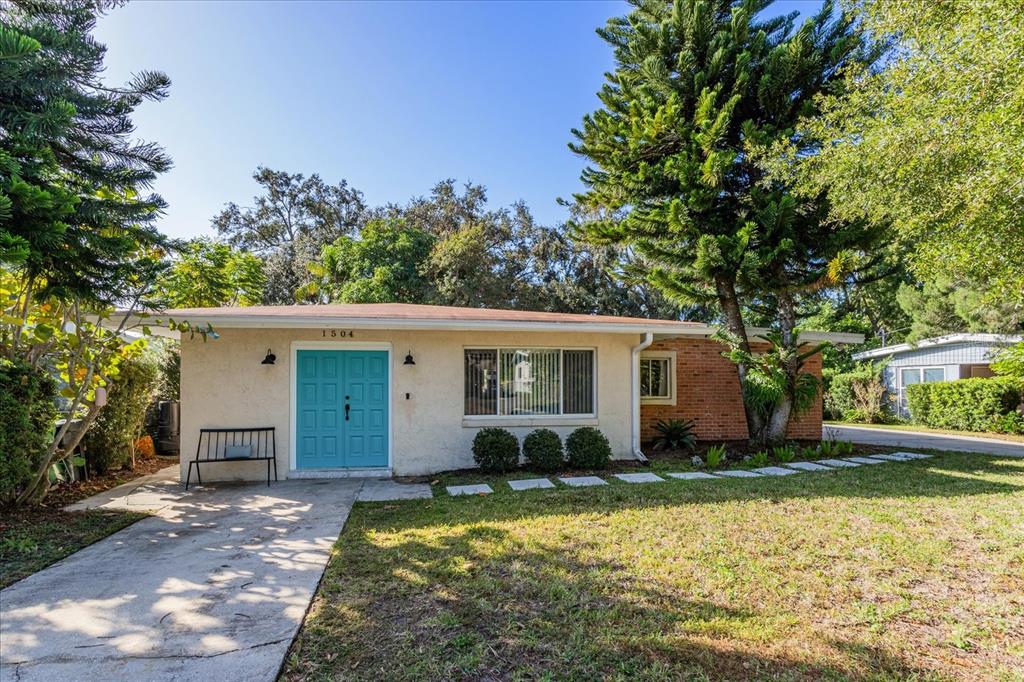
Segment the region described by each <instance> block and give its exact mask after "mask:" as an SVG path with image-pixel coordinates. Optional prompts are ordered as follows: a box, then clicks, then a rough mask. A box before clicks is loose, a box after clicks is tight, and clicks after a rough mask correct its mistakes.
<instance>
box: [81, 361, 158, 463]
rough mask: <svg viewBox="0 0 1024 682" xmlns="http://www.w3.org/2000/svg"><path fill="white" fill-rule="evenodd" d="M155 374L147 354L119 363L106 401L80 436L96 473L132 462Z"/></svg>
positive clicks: (155, 369)
mask: <svg viewBox="0 0 1024 682" xmlns="http://www.w3.org/2000/svg"><path fill="white" fill-rule="evenodd" d="M158 375H159V368H158V367H157V365H156V363H155V362H153V360H152V359H151V358H149V357H147V356H142V357H138V358H132V359H130V360H127V361H125V362H124V363H123V364H122V365H121V367H120V370H119V371H118V374H117V376H116V377H115V378H114V380H113V381H112V383H111V386H110V390H109V391H108V394H107V404H106V405H105V406H104V407H103V408H102V409H101V410H100V413H99V416H98V417H97V418H96V421H95V422H93V424H92V426H90V427H89V430H88V431H86V432H85V438H83V439H82V444H83V445H84V446H85V460H86V462H88V464H89V468H91V469H92V470H93V471H95V472H96V473H100V474H102V473H106V472H107V471H111V470H115V469H120V468H123V467H125V466H129V465H131V464H132V459H133V457H134V455H135V442H136V441H137V440H138V439H139V438H140V437H141V436H142V432H143V425H144V421H145V418H146V408H147V407H148V406H149V403H150V401H151V400H152V399H153V394H154V392H155V390H156V383H157V378H158Z"/></svg>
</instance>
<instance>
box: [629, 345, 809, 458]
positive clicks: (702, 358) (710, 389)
mask: <svg viewBox="0 0 1024 682" xmlns="http://www.w3.org/2000/svg"><path fill="white" fill-rule="evenodd" d="M723 349H724V346H722V344H721V343H719V342H717V341H712V340H710V339H691V338H677V339H666V340H662V341H656V342H654V343H653V344H652V345H651V347H650V348H648V349H647V350H649V351H658V350H670V351H675V352H676V404H675V405H645V404H641V405H640V426H641V440H642V441H643V442H645V443H646V442H649V441H651V440H653V439H654V437H655V435H656V433H655V431H654V424H655V423H656V422H657V421H658V420H659V419H693V420H694V422H695V423H696V428H695V433H696V434H697V438H698V439H700V440H741V439H745V438H747V422H746V419H745V418H744V416H743V399H742V398H741V397H740V382H739V377H737V375H736V366H735V365H733V363H732V362H731V361H730V360H729V359H728V358H724V357H722V351H723ZM804 369H805V370H806V371H808V372H811V373H813V374H814V375H816V376H818V377H820V376H821V355H820V354H818V355H815V356H813V357H811V358H809V359H808V360H807V362H806V364H805V365H804ZM821 415H822V404H821V396H820V395H819V396H818V399H817V400H816V401H815V403H814V407H812V408H811V409H810V411H808V412H807V413H805V414H803V415H801V416H800V417H798V418H796V419H794V420H792V421H791V422H790V425H789V437H790V438H801V439H803V438H806V439H814V440H817V439H818V438H821Z"/></svg>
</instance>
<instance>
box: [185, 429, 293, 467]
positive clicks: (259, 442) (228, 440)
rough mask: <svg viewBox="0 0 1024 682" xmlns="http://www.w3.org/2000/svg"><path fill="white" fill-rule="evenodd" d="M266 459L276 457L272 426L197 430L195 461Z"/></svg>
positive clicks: (274, 436) (274, 435)
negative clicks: (245, 454) (197, 440)
mask: <svg viewBox="0 0 1024 682" xmlns="http://www.w3.org/2000/svg"><path fill="white" fill-rule="evenodd" d="M244 452H248V453H249V454H248V458H250V459H267V458H275V457H276V456H277V442H276V434H275V433H274V427H273V426H259V427H250V428H238V429H199V443H198V444H197V445H196V457H195V459H196V460H197V461H200V462H208V461H215V460H224V459H229V460H230V459H244V457H243V456H241V453H244Z"/></svg>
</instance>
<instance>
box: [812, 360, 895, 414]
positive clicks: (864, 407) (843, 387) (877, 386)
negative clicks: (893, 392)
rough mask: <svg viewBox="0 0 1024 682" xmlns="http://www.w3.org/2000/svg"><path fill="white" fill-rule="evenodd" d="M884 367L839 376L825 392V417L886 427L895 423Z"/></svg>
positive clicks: (866, 365) (865, 366)
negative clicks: (887, 396) (888, 396)
mask: <svg viewBox="0 0 1024 682" xmlns="http://www.w3.org/2000/svg"><path fill="white" fill-rule="evenodd" d="M882 368H883V365H880V364H865V365H861V366H860V367H858V368H856V369H855V370H853V371H852V372H843V373H841V374H835V375H833V376H832V377H831V379H830V381H829V386H828V390H827V391H826V392H825V398H824V408H825V416H826V417H827V418H829V419H835V420H839V421H848V422H859V423H863V424H886V423H889V422H891V421H892V420H893V414H892V408H891V406H890V404H889V402H888V400H887V399H886V397H885V396H886V388H885V382H884V381H883V380H882Z"/></svg>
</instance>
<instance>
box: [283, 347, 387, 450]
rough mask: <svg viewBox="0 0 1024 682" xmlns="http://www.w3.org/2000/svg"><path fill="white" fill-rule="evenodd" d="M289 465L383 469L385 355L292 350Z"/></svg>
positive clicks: (385, 429) (372, 351)
mask: <svg viewBox="0 0 1024 682" xmlns="http://www.w3.org/2000/svg"><path fill="white" fill-rule="evenodd" d="M296 377H297V378H296V383H297V384H298V385H297V386H296V387H295V389H296V394H295V395H296V398H295V401H296V402H295V416H296V424H295V466H296V468H297V469H358V468H370V467H372V468H376V467H387V465H388V393H389V391H388V353H387V351H379V350H300V351H297V368H296Z"/></svg>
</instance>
